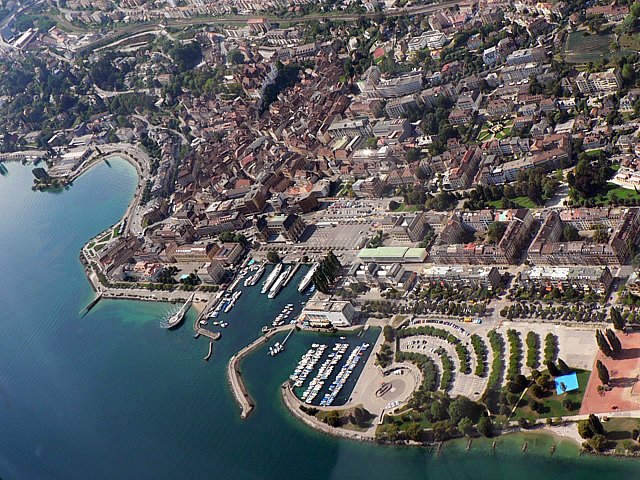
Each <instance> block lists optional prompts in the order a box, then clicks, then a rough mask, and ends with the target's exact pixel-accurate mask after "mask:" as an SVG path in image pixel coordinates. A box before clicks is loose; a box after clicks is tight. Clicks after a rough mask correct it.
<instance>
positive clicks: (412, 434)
mask: <svg viewBox="0 0 640 480" xmlns="http://www.w3.org/2000/svg"><path fill="white" fill-rule="evenodd" d="M422 431H423V430H422V427H421V426H420V424H419V423H416V422H413V423H410V424H409V425H408V426H407V428H406V429H405V431H404V434H405V436H406V437H407V439H409V440H412V441H414V442H419V441H421V440H422Z"/></svg>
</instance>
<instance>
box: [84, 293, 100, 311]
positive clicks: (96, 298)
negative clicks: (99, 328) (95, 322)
mask: <svg viewBox="0 0 640 480" xmlns="http://www.w3.org/2000/svg"><path fill="white" fill-rule="evenodd" d="M102 295H103V293H102V292H99V293H98V294H97V295H96V296H95V298H94V299H93V300H91V301H90V302H89V303H88V305H87V306H86V307H84V308H83V309H82V310H80V312H79V313H80V314H81V315H82V313H89V311H90V310H91V309H92V308H93V307H95V306H96V304H97V303H98V302H99V301H100V299H101V298H102Z"/></svg>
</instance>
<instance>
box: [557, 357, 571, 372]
mask: <svg viewBox="0 0 640 480" xmlns="http://www.w3.org/2000/svg"><path fill="white" fill-rule="evenodd" d="M558 368H559V369H560V371H561V372H562V374H563V375H566V374H568V373H571V372H572V371H573V370H572V369H571V368H570V367H569V365H567V364H566V362H565V361H564V360H562V359H561V358H559V359H558Z"/></svg>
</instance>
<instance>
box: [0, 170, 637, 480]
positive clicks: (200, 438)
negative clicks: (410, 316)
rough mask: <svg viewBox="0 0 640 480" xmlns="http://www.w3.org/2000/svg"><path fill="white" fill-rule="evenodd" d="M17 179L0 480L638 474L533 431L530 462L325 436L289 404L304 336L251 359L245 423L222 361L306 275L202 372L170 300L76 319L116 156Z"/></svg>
mask: <svg viewBox="0 0 640 480" xmlns="http://www.w3.org/2000/svg"><path fill="white" fill-rule="evenodd" d="M8 170H9V173H8V174H7V175H6V176H3V177H0V198H1V200H2V202H1V205H2V208H0V273H1V274H2V275H0V292H1V294H0V478H3V479H38V480H40V479H177V478H188V479H200V478H202V479H205V478H206V479H302V478H305V479H307V478H308V479H323V478H336V479H337V478H340V479H351V478H372V479H378V478H379V479H405V478H406V479H424V478H427V479H476V478H477V479H484V478H487V479H493V478H505V479H518V480H526V479H536V480H538V479H540V478H553V479H581V480H585V479H588V478H594V479H596V478H597V479H609V478H611V479H614V478H615V479H619V478H621V476H624V475H626V476H630V478H634V475H637V473H638V472H640V465H637V464H636V463H634V462H632V461H624V462H623V461H617V460H605V459H591V458H581V459H578V458H577V457H576V453H575V450H574V449H572V448H568V447H562V448H559V449H558V451H557V452H556V455H555V456H554V457H553V458H549V457H548V454H547V451H548V448H549V446H550V444H551V441H550V440H548V439H547V438H546V437H532V438H531V439H530V442H531V444H530V453H528V454H522V453H521V452H520V451H519V448H517V447H518V446H519V445H520V444H521V442H522V439H521V438H520V439H518V438H511V439H509V438H506V439H501V440H500V445H499V448H498V453H496V454H491V453H490V448H489V447H490V444H489V443H487V442H477V444H476V446H474V448H473V449H472V451H471V452H470V453H464V451H463V448H461V447H459V446H457V445H455V444H454V445H451V446H448V447H446V448H445V452H444V454H443V455H441V456H439V457H437V458H435V457H433V456H432V455H431V454H429V453H428V452H427V451H426V450H424V449H403V448H396V447H378V446H374V445H364V444H358V443H353V442H349V441H345V440H338V439H334V438H331V437H326V436H323V435H320V434H318V433H316V432H313V431H311V430H309V429H308V428H306V427H304V426H302V425H300V424H298V423H297V422H296V421H295V420H294V419H293V418H291V417H290V415H289V414H288V413H287V412H286V410H285V409H284V406H283V405H282V402H281V398H280V395H279V390H278V389H279V386H280V385H281V383H282V382H283V381H284V380H285V379H286V378H287V377H288V375H289V374H290V373H291V371H292V370H293V367H294V365H295V362H296V361H297V359H298V358H299V357H300V355H301V354H302V353H303V352H304V351H305V350H306V349H307V348H308V345H309V344H310V343H311V342H312V341H316V340H317V338H316V337H314V336H311V335H306V334H299V333H296V334H294V335H293V336H292V337H291V339H290V341H289V343H288V344H287V349H286V351H285V352H284V353H282V354H281V355H278V356H277V357H275V358H271V357H269V356H267V355H266V353H265V352H266V350H264V349H262V350H259V351H258V352H256V353H255V354H254V355H253V356H251V357H249V358H248V359H247V360H246V361H245V362H244V364H243V370H244V372H245V376H246V380H247V384H248V386H249V388H250V391H251V393H252V395H253V396H254V398H255V400H256V402H257V408H256V411H255V412H254V414H253V415H252V416H251V417H250V418H249V419H248V420H246V421H244V422H243V421H241V420H240V418H239V410H238V408H237V406H236V404H235V403H234V400H233V398H232V396H231V394H230V392H229V389H228V386H227V380H226V377H225V367H226V363H227V360H228V358H229V357H230V356H231V355H232V354H233V353H234V352H235V351H237V350H238V349H239V348H241V347H242V346H244V345H246V344H247V343H249V342H250V341H251V340H252V339H254V338H255V337H256V336H257V335H258V334H259V330H260V327H261V326H262V325H264V324H268V323H270V322H271V320H272V319H273V317H274V316H275V315H276V314H277V313H278V312H279V311H280V310H281V309H282V306H283V305H284V304H286V303H295V304H296V305H297V304H298V303H299V302H300V300H301V299H302V298H303V297H301V296H300V295H299V294H298V293H297V292H296V291H295V287H296V285H297V281H298V279H294V280H293V281H292V283H291V284H290V287H289V288H287V289H286V290H285V291H283V293H281V294H280V295H279V296H278V298H276V299H275V300H274V301H271V302H269V301H268V300H267V299H266V298H265V296H263V295H260V294H259V293H257V290H258V289H259V286H257V287H253V289H249V290H248V291H246V292H245V293H244V294H243V296H242V297H241V299H240V301H239V302H238V304H237V306H236V307H235V308H234V309H233V310H232V312H231V314H230V315H229V316H230V317H231V319H230V322H229V323H230V325H229V327H228V328H227V329H224V330H223V338H222V340H221V341H219V342H217V343H216V344H215V347H214V354H213V358H212V360H211V361H210V362H208V363H206V362H204V361H203V360H202V357H203V356H204V355H205V353H206V351H207V346H208V344H207V342H206V341H204V340H203V339H200V340H194V339H193V338H192V331H191V329H190V322H191V321H192V320H193V317H192V316H191V315H193V314H190V316H189V318H187V321H186V322H185V324H184V326H183V327H182V328H180V329H178V330H177V331H171V332H170V331H165V330H162V329H160V328H159V327H158V323H159V321H160V319H161V317H162V316H163V314H164V313H165V312H166V311H167V309H168V307H167V306H165V305H162V304H146V303H140V302H128V301H116V300H114V301H104V302H101V303H100V304H99V305H98V306H97V307H96V308H95V309H94V310H93V311H92V312H91V313H90V314H89V315H87V316H86V317H84V318H81V317H80V316H79V315H78V312H79V311H80V309H81V308H82V307H83V306H84V305H85V304H86V303H87V302H88V301H89V300H90V299H91V298H92V296H93V292H92V291H91V289H90V287H89V286H88V283H87V282H86V279H85V277H84V273H83V271H82V267H81V265H80V262H79V260H78V252H79V250H80V248H81V246H82V245H83V243H84V242H85V241H86V240H87V239H88V238H90V237H91V236H93V235H95V234H97V233H98V232H100V231H102V230H103V229H104V228H106V227H107V226H109V225H111V224H113V223H115V222H117V221H118V220H119V218H120V217H121V215H122V214H123V212H124V211H125V208H126V205H127V203H128V202H129V200H130V198H131V195H132V194H133V191H134V188H135V185H136V183H137V179H136V177H135V172H134V170H133V168H132V167H130V166H129V165H128V164H126V163H124V162H123V161H115V160H114V161H112V162H111V167H108V166H106V165H104V164H101V165H99V166H97V167H96V168H94V169H92V170H91V171H90V172H89V173H87V174H86V175H85V176H83V177H82V178H80V179H79V180H77V181H76V182H75V185H73V187H71V188H70V189H69V190H66V191H62V192H59V193H40V192H32V191H31V190H30V185H31V183H32V175H31V173H30V169H29V168H27V167H22V166H20V165H18V164H10V165H8ZM301 274H302V272H300V273H299V274H298V276H300V275H301ZM298 278H299V277H298ZM350 340H352V339H350ZM331 341H333V340H331ZM354 343H357V340H354ZM514 445H515V446H514ZM536 452H538V454H536Z"/></svg>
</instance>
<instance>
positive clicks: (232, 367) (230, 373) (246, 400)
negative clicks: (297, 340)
mask: <svg viewBox="0 0 640 480" xmlns="http://www.w3.org/2000/svg"><path fill="white" fill-rule="evenodd" d="M293 328H296V325H295V324H293V325H292V324H289V325H282V326H280V327H276V328H271V329H269V331H268V332H266V333H265V334H264V335H263V336H261V337H259V338H257V339H256V340H254V341H253V342H252V343H250V344H249V345H247V346H246V347H244V348H243V349H242V350H240V351H239V352H238V353H236V354H235V355H234V356H233V357H231V359H230V360H229V365H228V366H227V379H228V380H229V385H230V386H231V392H232V393H233V396H234V397H235V399H236V401H237V402H238V405H240V410H241V412H240V418H242V419H243V420H244V419H245V418H247V417H248V416H249V415H251V413H252V412H253V409H254V408H255V403H254V402H253V399H252V398H251V395H249V391H248V390H247V386H246V385H245V384H244V379H243V377H242V372H241V371H240V363H241V362H242V360H243V359H244V357H246V356H247V355H249V354H251V353H252V352H253V351H254V350H256V349H258V348H260V347H261V346H262V345H264V344H265V343H267V342H268V341H269V340H270V339H271V338H272V337H273V336H274V335H275V334H277V333H280V332H286V331H288V330H291V329H293Z"/></svg>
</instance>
